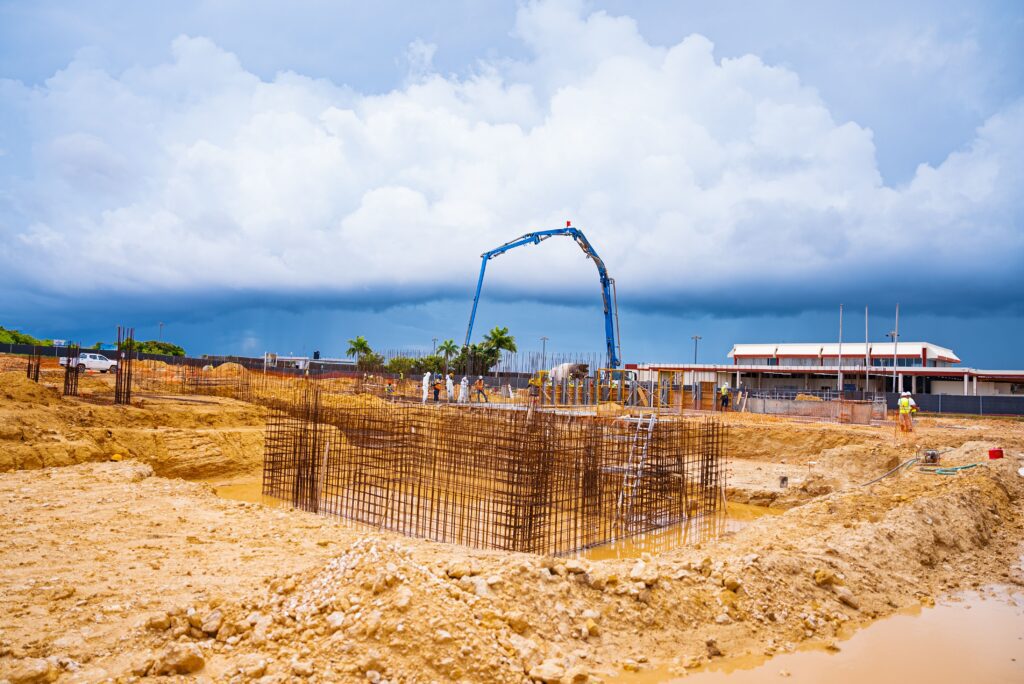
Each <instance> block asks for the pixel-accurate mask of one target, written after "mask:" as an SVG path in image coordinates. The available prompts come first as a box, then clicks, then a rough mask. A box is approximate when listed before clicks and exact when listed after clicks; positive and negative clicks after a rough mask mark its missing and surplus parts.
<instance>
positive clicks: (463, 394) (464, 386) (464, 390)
mask: <svg viewBox="0 0 1024 684" xmlns="http://www.w3.org/2000/svg"><path fill="white" fill-rule="evenodd" d="M468 401H469V377H467V376H465V375H463V376H462V380H460V381H459V403H460V404H465V403H467V402H468Z"/></svg>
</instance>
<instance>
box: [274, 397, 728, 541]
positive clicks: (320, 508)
mask: <svg viewBox="0 0 1024 684" xmlns="http://www.w3.org/2000/svg"><path fill="white" fill-rule="evenodd" d="M724 440H725V429H724V428H723V427H722V426H721V424H720V423H719V422H718V421H715V420H712V419H707V418H704V419H692V420H683V419H678V420H658V419H656V418H655V417H652V416H618V417H613V418H603V417H598V416H594V415H590V416H584V415H563V414H555V413H545V412H534V411H487V410H480V409H475V408H466V407H456V406H429V407H422V406H416V405H408V404H404V405H403V404H388V403H385V402H367V403H365V404H364V405H353V404H352V402H351V401H345V402H339V401H335V398H334V397H332V396H331V395H329V394H326V393H324V392H322V391H321V390H320V389H319V388H318V387H316V386H310V387H306V388H304V389H303V390H302V391H301V392H300V393H298V394H296V395H295V397H294V398H293V399H292V400H281V401H277V402H274V403H273V404H271V406H270V412H269V416H268V419H267V433H266V446H265V451H264V464H263V489H262V493H263V494H264V495H266V496H270V497H274V498H276V499H280V500H283V501H286V502H288V503H289V504H290V505H292V506H295V507H297V508H300V509H303V510H307V511H311V512H315V513H320V514H324V515H332V516H337V517H340V518H345V519H348V520H354V521H357V522H360V523H363V524H366V525H370V526H372V527H374V528H377V529H387V530H392V531H395V532H399V533H401V534H404V535H407V536H410V537H418V538H424V539H430V540H433V541H440V542H449V543H455V544H462V545H465V546H471V547H476V548H490V549H499V550H505V551H522V552H529V553H539V554H551V555H560V554H571V553H577V552H580V551H583V550H586V549H590V548H594V547H600V546H605V545H607V544H610V543H612V542H616V541H619V540H623V539H629V538H633V537H636V536H637V535H642V534H645V533H649V532H652V531H654V530H659V529H664V528H669V527H671V526H673V525H678V524H680V523H682V522H684V521H693V520H696V519H703V518H710V517H711V516H714V515H715V514H717V513H720V512H721V511H722V509H723V492H724V489H725V470H724Z"/></svg>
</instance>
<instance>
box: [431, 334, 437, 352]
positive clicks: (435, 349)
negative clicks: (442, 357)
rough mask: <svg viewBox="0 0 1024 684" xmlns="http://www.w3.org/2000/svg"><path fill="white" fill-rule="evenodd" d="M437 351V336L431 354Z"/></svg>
mask: <svg viewBox="0 0 1024 684" xmlns="http://www.w3.org/2000/svg"><path fill="white" fill-rule="evenodd" d="M436 353H437V338H436V337H435V338H434V347H433V349H431V350H430V355H431V356H433V355H434V354H436Z"/></svg>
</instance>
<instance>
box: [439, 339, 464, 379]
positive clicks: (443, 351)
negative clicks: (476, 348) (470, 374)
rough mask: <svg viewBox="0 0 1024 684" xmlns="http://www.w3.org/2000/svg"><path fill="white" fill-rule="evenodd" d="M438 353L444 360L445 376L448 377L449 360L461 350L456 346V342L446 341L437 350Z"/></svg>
mask: <svg viewBox="0 0 1024 684" xmlns="http://www.w3.org/2000/svg"><path fill="white" fill-rule="evenodd" d="M437 353H438V354H440V355H441V357H442V358H444V374H445V375H448V360H449V359H451V358H452V357H453V356H455V355H456V354H458V353H459V348H458V346H457V345H456V344H455V340H445V341H444V342H442V343H441V345H440V346H439V347H438V348H437Z"/></svg>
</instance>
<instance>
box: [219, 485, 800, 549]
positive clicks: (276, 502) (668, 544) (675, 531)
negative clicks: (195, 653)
mask: <svg viewBox="0 0 1024 684" xmlns="http://www.w3.org/2000/svg"><path fill="white" fill-rule="evenodd" d="M207 482H208V483H209V484H211V485H213V489H214V492H215V493H216V494H217V496H219V497H221V498H222V499H232V500H234V501H246V502H248V503H261V504H264V505H267V506H280V507H283V506H287V505H288V504H287V503H286V502H285V501H283V500H281V499H277V498H274V497H272V496H265V495H264V494H263V491H262V490H263V476H262V474H260V473H253V474H250V475H245V476H242V477H236V478H233V479H229V480H225V479H223V478H217V479H212V480H207ZM784 512H785V511H783V510H781V509H775V508H766V507H764V506H754V505H751V504H741V503H729V504H727V505H726V510H725V512H724V513H721V514H718V515H714V516H703V517H701V518H697V519H694V520H689V521H687V522H685V523H680V524H678V525H671V526H669V527H666V528H663V529H660V530H655V531H653V532H649V533H647V534H643V535H638V536H635V537H630V538H629V539H624V540H621V541H618V542H613V543H611V544H605V545H603V546H598V547H595V548H593V549H589V550H588V551H586V552H584V553H583V554H581V555H582V556H583V557H584V558H589V559H591V560H604V559H609V558H639V557H640V556H641V555H643V554H645V553H649V554H652V555H655V554H659V553H664V552H666V551H669V550H671V549H673V548H676V547H679V546H687V545H693V544H698V543H702V542H706V541H710V540H712V539H716V538H718V537H720V536H722V535H723V534H726V533H728V532H735V531H736V530H739V529H742V528H743V527H746V526H747V525H748V524H750V522H751V521H752V520H756V519H757V518H760V517H763V516H766V515H768V516H771V515H780V514H782V513H784Z"/></svg>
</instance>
